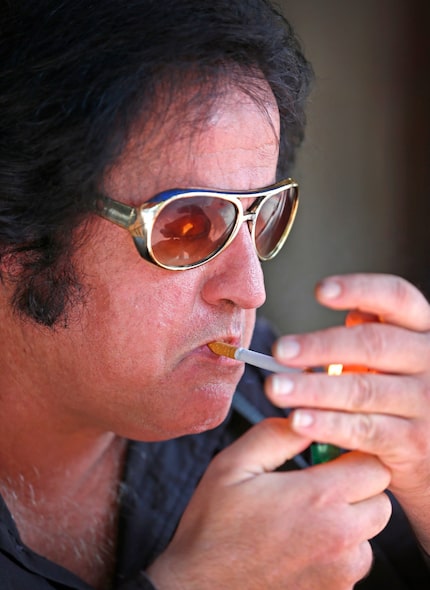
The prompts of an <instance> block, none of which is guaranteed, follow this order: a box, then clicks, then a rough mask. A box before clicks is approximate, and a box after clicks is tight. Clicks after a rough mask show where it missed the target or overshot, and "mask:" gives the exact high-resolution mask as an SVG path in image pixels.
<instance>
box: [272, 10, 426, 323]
mask: <svg viewBox="0 0 430 590" xmlns="http://www.w3.org/2000/svg"><path fill="white" fill-rule="evenodd" d="M279 6H280V7H281V8H282V11H283V12H284V14H285V15H286V16H287V18H288V20H290V22H291V23H292V24H293V26H294V28H295V30H296V32H297V34H298V36H299V38H300V39H301V42H302V45H303V48H304V51H305V54H306V55H307V57H308V58H309V59H310V61H311V62H312V63H313V66H314V69H315V73H316V81H315V85H314V89H313V92H312V95H311V100H310V104H309V108H308V126H307V136H306V140H305V143H304V145H303V147H302V149H301V151H300V154H299V158H298V162H297V165H296V168H295V174H294V175H295V177H296V179H297V180H298V181H299V183H300V186H301V202H300V207H299V214H298V218H297V221H296V225H295V227H294V228H293V230H292V234H291V236H290V237H289V240H288V242H287V245H286V246H285V248H284V251H283V252H282V253H281V255H279V256H278V258H276V259H275V260H274V261H272V262H269V263H266V264H265V265H264V270H265V275H266V279H267V286H268V288H267V291H268V300H267V303H266V305H265V306H264V308H263V312H264V314H265V315H266V316H268V317H269V318H270V319H271V320H273V322H274V323H276V324H277V325H278V326H279V328H280V329H281V330H282V331H283V332H288V331H304V330H311V329H314V328H319V327H324V326H327V325H332V324H335V323H339V322H341V321H342V319H343V317H342V315H340V314H338V313H335V312H331V311H328V310H324V309H323V308H321V307H320V306H318V305H317V304H316V303H315V302H314V299H313V287H314V284H315V283H316V281H318V280H319V279H320V278H321V277H323V276H326V275H328V274H332V273H339V272H356V271H359V272H364V271H366V272H367V271H368V272H389V273H396V274H400V275H402V276H405V277H407V278H408V279H409V280H411V281H412V282H414V283H415V284H417V285H418V286H420V288H422V289H423V290H424V292H425V293H426V295H427V296H429V295H430V264H429V245H430V230H429V228H428V225H429V224H430V178H429V170H430V165H429V164H430V2H428V1H426V0H412V1H407V0H363V1H361V2H356V1H354V0H348V1H347V2H345V0H284V1H283V2H279Z"/></svg>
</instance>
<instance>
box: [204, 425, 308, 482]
mask: <svg viewBox="0 0 430 590" xmlns="http://www.w3.org/2000/svg"><path fill="white" fill-rule="evenodd" d="M309 444H310V440H309V439H307V438H306V437H303V436H301V435H299V434H297V433H295V432H293V431H292V429H291V425H290V423H289V421H288V420H287V419H286V418H268V419H266V420H263V421H262V422H260V423H259V424H257V425H255V426H254V427H253V428H251V429H250V430H248V432H246V433H245V434H244V435H243V436H242V437H241V438H239V439H237V440H236V441H235V442H234V443H233V444H232V445H230V446H229V447H228V449H225V450H224V451H222V452H221V453H219V455H217V457H216V458H215V459H214V461H213V462H212V464H211V472H212V475H213V476H214V477H216V478H218V479H219V480H222V482H223V484H226V485H228V484H230V483H238V482H240V481H244V480H246V479H248V478H250V477H254V476H255V475H259V474H261V473H265V472H270V471H274V470H275V469H277V468H278V467H280V466H281V465H282V464H283V463H285V461H287V460H288V459H291V458H292V457H294V455H297V454H298V453H300V452H301V451H303V450H304V449H305V448H306V447H307V446H309Z"/></svg>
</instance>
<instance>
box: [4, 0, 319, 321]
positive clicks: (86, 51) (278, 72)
mask: <svg viewBox="0 0 430 590" xmlns="http://www.w3.org/2000/svg"><path fill="white" fill-rule="evenodd" d="M256 72H258V73H259V75H260V76H262V77H263V78H264V79H265V80H266V81H267V82H268V84H269V85H270V87H271V89H272V91H273V93H274V95H275V97H276V100H277V103H278V107H279V111H280V116H281V149H280V160H279V174H280V175H282V176H284V175H286V174H287V172H288V168H289V166H290V165H291V164H292V162H293V160H294V152H295V149H296V148H297V146H298V145H299V144H300V142H301V140H302V137H303V127H304V112H303V109H304V102H305V99H306V97H307V94H308V88H309V83H310V81H311V79H312V70H311V67H310V65H309V63H308V62H307V61H306V59H305V58H304V56H303V54H302V51H301V49H300V46H299V43H298V41H297V39H296V38H295V36H294V34H293V31H292V29H291V27H290V25H289V24H288V23H287V22H286V21H285V19H284V18H283V17H282V16H281V15H280V13H279V12H278V11H277V10H275V8H274V7H273V6H272V5H271V4H270V3H269V2H268V1H266V0H237V1H232V0H92V1H91V2H88V1H87V0H37V1H36V0H13V2H3V3H2V7H1V8H0V270H1V275H0V276H1V278H2V280H5V279H6V277H7V279H8V281H10V284H11V285H12V287H13V295H12V302H11V303H12V305H13V308H14V310H15V311H16V312H18V313H20V314H22V315H23V317H28V318H31V319H32V320H34V321H36V322H38V323H40V324H42V325H45V326H54V325H56V324H57V323H58V321H60V320H61V319H63V320H65V318H66V317H67V313H66V312H67V309H68V305H69V304H71V303H73V302H74V301H76V298H80V297H82V289H81V286H80V281H79V277H78V276H77V274H78V273H77V272H76V271H75V269H74V268H73V265H72V263H71V258H72V254H73V251H74V248H76V243H75V242H76V240H75V239H74V235H75V232H74V230H75V229H76V228H77V227H78V226H79V225H80V224H81V223H82V222H83V221H84V220H85V218H86V217H87V216H88V214H89V212H90V210H91V208H92V203H93V198H94V194H95V193H96V191H97V188H98V187H100V185H101V183H102V181H103V177H104V174H105V171H106V170H107V169H108V168H109V166H111V165H112V164H113V162H114V161H115V159H116V158H118V156H119V155H120V154H121V151H122V149H123V148H124V145H125V142H126V140H127V134H128V133H129V131H130V129H131V128H132V126H133V123H134V122H136V120H137V119H138V118H139V121H140V120H142V119H143V120H144V119H145V118H147V119H148V120H149V119H150V117H151V114H152V113H153V112H154V109H155V107H156V100H157V96H160V89H161V88H162V93H164V94H163V96H164V97H169V100H174V97H175V94H177V93H178V91H180V90H181V89H182V90H184V86H185V87H186V84H187V83H189V81H190V79H192V80H193V82H194V85H195V82H196V81H197V82H198V89H199V90H198V92H197V95H198V98H199V101H200V103H201V104H206V103H207V104H208V105H209V103H210V101H211V100H212V98H213V96H215V94H216V92H217V91H219V88H220V86H222V81H225V80H226V79H229V82H233V83H235V79H236V82H237V83H241V84H242V86H244V88H245V89H246V91H247V92H248V94H250V95H251V96H252V97H254V95H255V100H257V99H258V97H257V95H258V92H257V90H256V87H255V88H253V84H252V83H251V80H253V79H254V80H255V78H256ZM257 77H258V76H257ZM187 80H188V82H187ZM161 84H162V86H161ZM163 104H164V102H163ZM166 104H167V102H166Z"/></svg>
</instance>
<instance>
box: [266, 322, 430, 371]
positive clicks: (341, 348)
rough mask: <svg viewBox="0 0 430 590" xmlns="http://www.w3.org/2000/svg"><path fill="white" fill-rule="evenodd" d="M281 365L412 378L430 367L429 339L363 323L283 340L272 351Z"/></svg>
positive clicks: (419, 334)
mask: <svg viewBox="0 0 430 590" xmlns="http://www.w3.org/2000/svg"><path fill="white" fill-rule="evenodd" d="M273 354H274V356H275V358H276V360H278V361H279V362H280V363H283V364H286V365H291V366H301V367H307V366H311V367H312V366H318V365H328V364H331V363H342V364H343V365H346V366H348V365H364V366H365V367H369V368H372V369H374V370H377V371H381V372H390V373H405V374H414V373H420V372H423V371H427V370H428V367H429V366H430V335H428V334H427V333H420V332H412V331H410V330H407V329H404V328H399V327H397V326H393V325H389V324H378V323H365V324H360V325H355V326H353V327H349V328H344V327H343V326H339V327H335V328H328V329H326V330H320V331H317V332H312V333H309V334H299V335H294V336H282V337H281V338H279V339H278V341H277V342H276V343H275V345H274V347H273Z"/></svg>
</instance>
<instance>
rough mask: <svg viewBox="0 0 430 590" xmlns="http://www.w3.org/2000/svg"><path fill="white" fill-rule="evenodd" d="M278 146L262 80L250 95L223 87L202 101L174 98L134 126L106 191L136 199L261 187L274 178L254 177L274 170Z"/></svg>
mask: <svg viewBox="0 0 430 590" xmlns="http://www.w3.org/2000/svg"><path fill="white" fill-rule="evenodd" d="M278 148H279V114H278V108H277V104H276V101H275V98H274V97H273V94H272V92H271V90H270V88H269V86H268V85H267V84H263V85H262V86H261V87H260V88H259V90H258V95H257V96H255V94H254V95H253V97H252V98H251V97H250V96H248V94H247V93H245V92H243V91H242V90H239V89H237V88H229V89H227V90H226V91H225V92H223V93H222V95H221V96H218V97H217V98H216V99H215V100H213V101H210V102H209V103H208V104H207V105H205V104H204V105H196V101H195V100H192V101H189V102H188V101H186V97H185V99H184V97H178V100H176V101H173V102H172V103H170V104H169V109H168V111H167V112H163V113H162V114H161V117H160V118H158V119H157V118H155V117H153V118H152V119H150V120H149V121H140V122H138V123H137V124H136V125H135V126H134V128H133V129H132V131H131V134H130V137H129V141H128V143H127V145H126V148H125V149H124V151H123V153H122V155H121V157H120V158H119V159H118V160H117V162H116V163H115V165H114V166H113V167H112V168H111V169H110V170H109V172H108V173H107V175H106V178H105V183H104V191H105V193H106V194H108V195H109V196H111V197H112V198H115V199H119V200H123V196H124V195H126V197H125V198H126V200H127V202H128V203H130V204H139V203H142V202H143V201H145V200H147V199H149V198H151V197H152V196H153V195H154V194H156V193H157V192H160V191H162V190H166V189H169V188H176V187H201V188H218V189H233V190H235V189H236V190H241V189H248V188H259V187H261V186H264V185H266V184H268V183H270V182H272V181H273V180H274V177H273V178H268V179H264V182H263V183H262V184H261V181H260V180H259V178H260V176H261V170H262V169H265V168H267V167H272V168H273V164H274V166H275V168H276V163H277V158H278ZM272 176H274V171H273V175H272Z"/></svg>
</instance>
